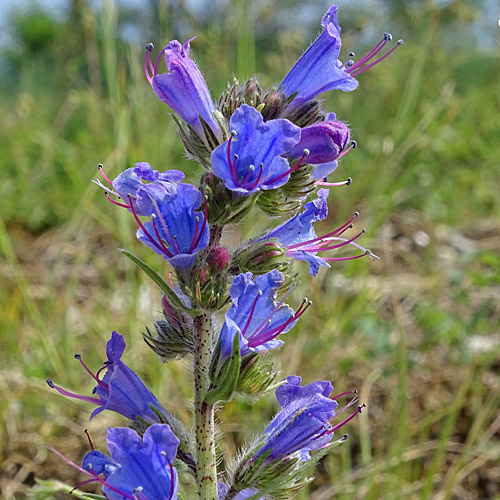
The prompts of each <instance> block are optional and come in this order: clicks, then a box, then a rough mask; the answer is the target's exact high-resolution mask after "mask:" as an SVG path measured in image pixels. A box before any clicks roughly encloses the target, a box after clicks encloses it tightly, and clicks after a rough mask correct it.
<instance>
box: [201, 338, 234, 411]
mask: <svg viewBox="0 0 500 500" xmlns="http://www.w3.org/2000/svg"><path fill="white" fill-rule="evenodd" d="M220 348H221V344H220V342H219V343H218V345H217V348H216V350H215V352H214V356H213V357H212V363H211V365H210V370H209V373H210V382H211V384H210V389H209V390H208V392H207V394H206V395H205V401H206V402H207V403H208V404H209V405H214V404H216V403H219V402H223V401H229V400H230V399H231V397H232V395H233V392H234V390H235V388H236V385H237V384H238V378H239V374H240V367H241V355H240V337H239V335H235V336H234V340H233V349H232V352H231V356H230V357H229V358H228V359H227V360H226V361H225V362H224V364H223V365H222V366H221V367H220V368H218V364H219V358H220Z"/></svg>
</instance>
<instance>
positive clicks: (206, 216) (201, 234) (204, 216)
mask: <svg viewBox="0 0 500 500" xmlns="http://www.w3.org/2000/svg"><path fill="white" fill-rule="evenodd" d="M207 221H208V203H207V200H206V199H205V210H204V214H203V224H202V225H201V229H200V234H198V238H197V239H196V242H195V243H194V245H193V243H191V247H189V251H188V253H191V252H192V251H193V250H194V249H195V248H196V247H197V246H198V245H199V244H200V241H201V237H202V236H203V233H204V232H205V227H206V225H207ZM193 242H194V238H193Z"/></svg>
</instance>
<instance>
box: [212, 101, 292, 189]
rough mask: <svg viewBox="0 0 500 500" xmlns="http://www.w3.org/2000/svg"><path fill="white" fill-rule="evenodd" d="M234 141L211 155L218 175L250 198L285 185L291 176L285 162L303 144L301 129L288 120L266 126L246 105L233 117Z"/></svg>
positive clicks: (267, 123)
mask: <svg viewBox="0 0 500 500" xmlns="http://www.w3.org/2000/svg"><path fill="white" fill-rule="evenodd" d="M230 128H231V133H232V135H231V138H230V139H228V140H227V141H226V142H224V143H223V144H221V145H220V146H218V147H217V148H216V149H215V150H214V151H213V153H212V157H211V160H212V166H213V169H214V172H215V174H216V175H217V176H218V177H220V178H221V179H224V180H225V185H226V187H227V188H228V189H230V190H231V191H235V192H237V193H239V194H241V195H249V194H251V193H255V192H257V191H259V190H266V189H276V188H278V187H280V186H283V185H284V184H286V182H287V181H288V178H289V174H290V171H291V170H290V166H289V164H288V161H287V160H286V159H285V158H283V156H284V155H285V153H287V152H288V151H289V150H290V149H291V148H292V147H293V146H295V144H297V143H298V142H299V140H300V128H299V127H297V126H296V125H294V124H293V123H292V122H290V121H288V120H285V119H277V120H269V121H267V122H264V120H263V118H262V115H261V114H260V113H259V112H258V111H257V110H256V109H255V108H252V107H251V106H248V105H247V104H243V105H241V106H240V107H239V108H238V109H237V110H236V111H235V112H234V114H233V115H232V116H231V120H230Z"/></svg>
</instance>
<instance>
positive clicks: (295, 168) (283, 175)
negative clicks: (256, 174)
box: [264, 149, 310, 185]
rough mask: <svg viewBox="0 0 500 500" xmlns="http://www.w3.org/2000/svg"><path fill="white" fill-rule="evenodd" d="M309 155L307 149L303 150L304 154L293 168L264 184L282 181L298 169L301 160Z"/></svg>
mask: <svg viewBox="0 0 500 500" xmlns="http://www.w3.org/2000/svg"><path fill="white" fill-rule="evenodd" d="M309 153H310V151H309V150H308V149H304V152H303V154H302V156H301V157H300V158H299V159H298V160H297V163H296V164H295V165H294V166H293V167H291V168H290V169H288V170H287V171H286V172H283V173H282V174H281V175H278V176H277V177H273V178H272V179H269V180H267V181H266V182H265V183H264V184H266V185H269V184H272V183H273V182H277V181H279V180H280V179H282V178H283V177H286V176H287V175H290V174H291V173H292V172H294V171H295V170H297V169H298V168H299V167H300V165H301V163H302V160H303V159H304V158H305V157H306V156H307V155H308V154H309Z"/></svg>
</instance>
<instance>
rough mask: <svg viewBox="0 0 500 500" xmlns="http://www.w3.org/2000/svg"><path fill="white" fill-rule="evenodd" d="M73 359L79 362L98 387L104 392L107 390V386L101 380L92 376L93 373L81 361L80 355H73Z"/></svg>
mask: <svg viewBox="0 0 500 500" xmlns="http://www.w3.org/2000/svg"><path fill="white" fill-rule="evenodd" d="M74 357H75V359H77V360H78V361H80V364H81V365H82V366H83V367H84V368H85V371H86V372H87V373H88V374H89V375H90V376H91V377H92V378H93V379H94V380H95V381H96V382H97V384H98V385H100V386H101V387H102V388H103V389H104V390H105V391H108V390H109V387H108V384H105V383H104V382H103V381H102V380H99V379H98V378H97V375H94V373H93V372H92V371H91V370H90V369H89V368H88V366H87V365H86V364H85V363H84V362H83V361H82V357H81V356H80V354H75V356H74Z"/></svg>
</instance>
